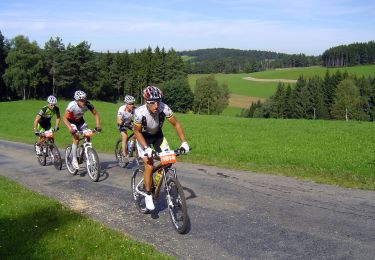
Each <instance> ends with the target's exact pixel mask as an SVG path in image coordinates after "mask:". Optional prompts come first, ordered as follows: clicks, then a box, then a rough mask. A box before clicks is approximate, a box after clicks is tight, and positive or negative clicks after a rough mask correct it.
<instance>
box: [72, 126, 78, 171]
mask: <svg viewBox="0 0 375 260" xmlns="http://www.w3.org/2000/svg"><path fill="white" fill-rule="evenodd" d="M70 126H71V127H72V128H73V129H76V130H79V129H78V127H77V126H76V125H75V124H73V123H71V124H70ZM71 135H72V140H73V142H72V155H73V158H72V166H73V168H74V169H79V165H78V161H77V147H78V143H79V135H78V134H71Z"/></svg>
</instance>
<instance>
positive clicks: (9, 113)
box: [0, 101, 375, 190]
mask: <svg viewBox="0 0 375 260" xmlns="http://www.w3.org/2000/svg"><path fill="white" fill-rule="evenodd" d="M42 104H44V102H41V101H17V102H5V103H0V120H1V122H3V123H2V124H1V125H0V138H5V139H11V140H20V141H24V142H28V143H32V142H33V140H34V139H35V138H34V136H33V132H32V122H33V120H34V117H35V113H36V112H37V111H38V110H39V107H40V106H41V105H42ZM66 104H67V102H59V105H60V107H61V109H62V110H64V109H65V106H66ZM93 104H94V105H95V106H96V107H97V108H98V111H99V112H100V114H101V118H102V127H103V133H101V134H99V135H97V136H95V137H94V139H93V143H94V147H95V148H97V150H99V151H101V152H108V153H112V152H113V149H114V144H115V141H116V139H117V137H118V136H119V134H118V131H117V129H116V123H115V118H116V112H117V108H118V106H119V105H120V104H119V105H116V104H111V103H105V102H95V101H94V102H93ZM176 116H177V119H178V120H179V121H180V122H181V124H182V125H183V128H184V130H185V134H186V136H187V139H188V142H189V144H190V146H191V147H193V151H192V152H191V153H190V154H189V155H187V156H184V157H181V159H182V160H184V161H190V162H194V163H204V164H208V165H216V166H220V167H228V168H237V169H244V170H252V171H260V172H267V173H273V174H283V175H288V176H295V177H301V178H305V179H310V180H314V181H318V182H324V183H332V184H338V185H342V186H345V187H357V188H365V189H371V190H375V153H374V151H375V144H374V142H373V140H374V137H375V124H374V123H371V122H357V121H350V122H345V121H323V120H281V119H248V118H236V117H232V116H206V115H194V114H177V115H176ZM85 118H86V119H87V122H88V124H89V125H91V126H94V124H93V119H92V116H91V115H90V114H89V112H88V113H87V114H86V115H85ZM164 132H165V135H166V136H167V137H168V140H169V142H170V144H171V146H172V147H177V146H178V145H179V140H178V138H177V137H176V133H175V131H174V129H173V128H172V127H171V126H170V125H169V124H168V123H167V122H166V123H165V127H164ZM56 138H57V144H58V145H59V146H60V147H62V148H63V147H65V146H66V145H67V144H69V143H71V138H70V136H69V133H68V131H67V130H66V129H65V128H64V127H62V130H61V131H60V132H58V133H57V135H56Z"/></svg>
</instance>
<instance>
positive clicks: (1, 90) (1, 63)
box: [0, 31, 9, 100]
mask: <svg viewBox="0 0 375 260" xmlns="http://www.w3.org/2000/svg"><path fill="white" fill-rule="evenodd" d="M7 53H8V50H7V48H6V42H5V38H4V36H3V35H2V34H1V31H0V100H3V99H8V97H9V93H8V92H9V91H8V87H7V85H6V84H5V82H4V80H3V75H4V73H5V69H6V68H7V65H6V63H5V58H6V56H7Z"/></svg>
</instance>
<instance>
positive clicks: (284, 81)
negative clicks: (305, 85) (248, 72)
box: [242, 77, 297, 83]
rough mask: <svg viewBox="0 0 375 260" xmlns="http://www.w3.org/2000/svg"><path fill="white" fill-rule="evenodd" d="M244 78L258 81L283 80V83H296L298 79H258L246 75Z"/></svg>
mask: <svg viewBox="0 0 375 260" xmlns="http://www.w3.org/2000/svg"><path fill="white" fill-rule="evenodd" d="M242 79H245V80H251V81H258V82H282V83H296V82H297V80H296V79H257V78H253V77H244V78H242Z"/></svg>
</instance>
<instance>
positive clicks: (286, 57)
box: [177, 48, 321, 74]
mask: <svg viewBox="0 0 375 260" xmlns="http://www.w3.org/2000/svg"><path fill="white" fill-rule="evenodd" d="M177 54H178V55H180V56H182V57H183V59H184V62H185V65H186V72H187V73H189V74H190V73H244V72H245V73H250V72H257V71H262V70H266V69H271V68H286V67H308V66H313V65H320V64H321V59H320V56H306V55H305V54H285V53H277V52H271V51H258V50H238V49H225V48H214V49H199V50H191V51H180V52H177Z"/></svg>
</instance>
